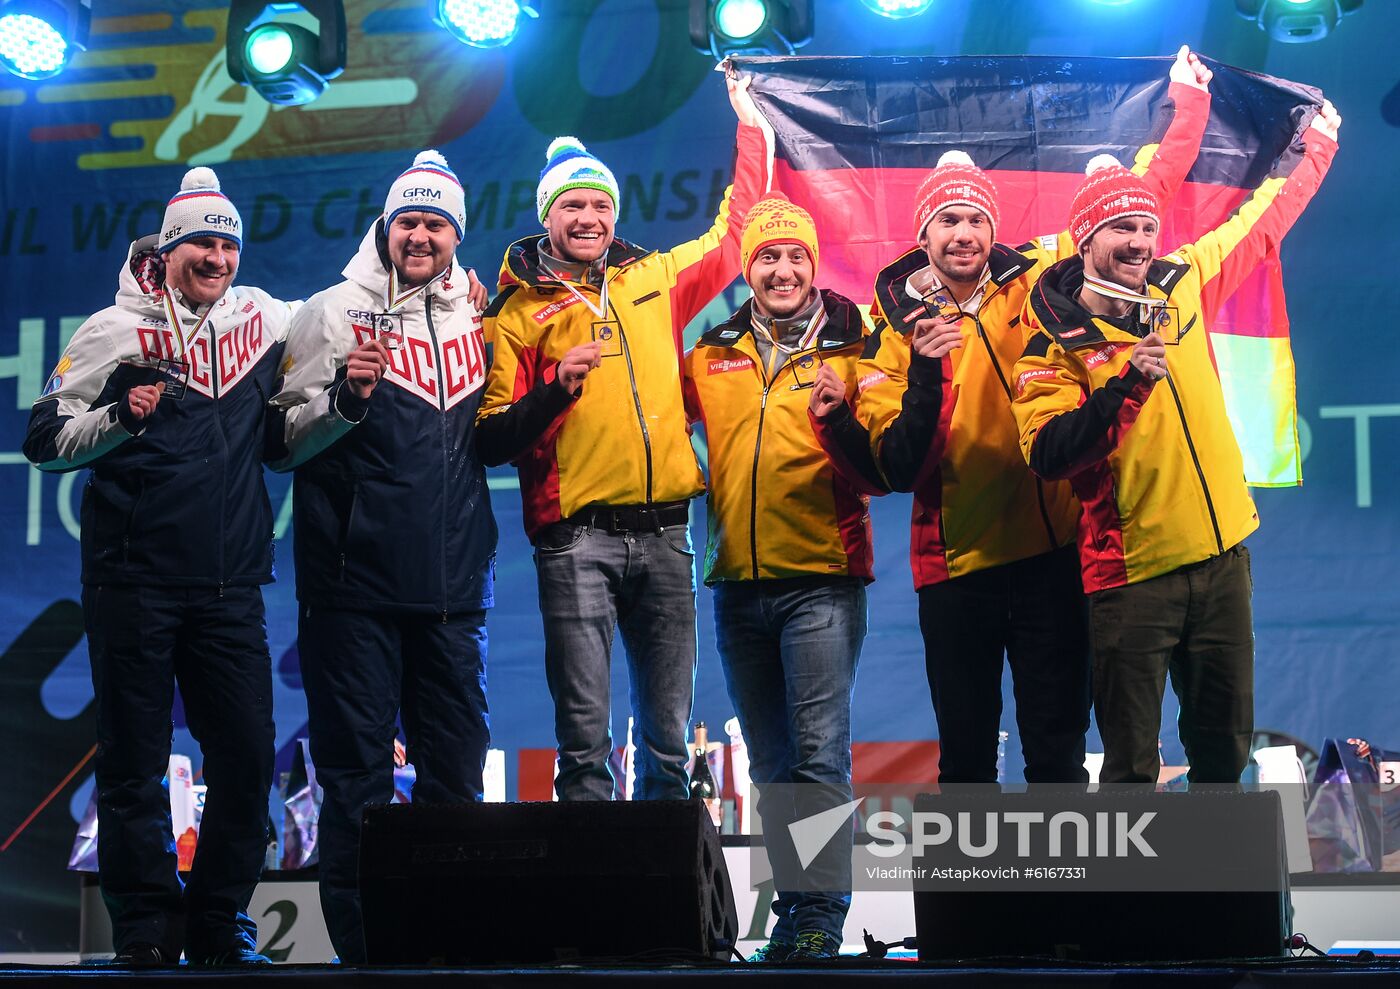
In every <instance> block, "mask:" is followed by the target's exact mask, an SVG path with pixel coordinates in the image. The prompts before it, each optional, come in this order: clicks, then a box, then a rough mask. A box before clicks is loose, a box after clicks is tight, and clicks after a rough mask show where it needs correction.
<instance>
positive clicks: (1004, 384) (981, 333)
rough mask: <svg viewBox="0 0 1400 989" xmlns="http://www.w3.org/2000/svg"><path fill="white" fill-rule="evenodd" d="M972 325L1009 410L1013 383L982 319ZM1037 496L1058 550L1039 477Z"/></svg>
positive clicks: (1042, 515) (1041, 519)
mask: <svg viewBox="0 0 1400 989" xmlns="http://www.w3.org/2000/svg"><path fill="white" fill-rule="evenodd" d="M972 325H973V326H975V327H977V336H978V338H979V339H981V341H982V346H983V347H985V348H986V350H987V359H988V360H989V361H991V362H992V370H994V371H996V373H997V380H998V381H999V382H1001V390H1002V391H1003V392H1005V393H1006V401H1007V403H1008V407H1007V411H1008V412H1009V411H1010V405H1009V403H1011V402H1013V401H1015V399H1014V398H1013V397H1012V395H1011V384H1010V383H1009V382H1008V381H1007V380H1006V375H1004V374H1003V373H1002V371H1001V365H1000V364H999V363H997V355H996V351H994V350H992V341H991V340H990V339H988V338H987V331H986V330H984V329H983V328H982V320H981V319H979V318H978V317H976V316H973V317H972ZM1035 497H1036V501H1037V502H1038V503H1039V504H1040V521H1041V522H1042V523H1043V524H1044V525H1045V534H1046V535H1047V536H1049V537H1050V548H1051V549H1052V550H1056V549H1059V548H1060V541H1059V539H1058V538H1056V536H1055V526H1054V525H1053V524H1052V523H1051V521H1050V512H1049V510H1048V509H1047V508H1046V507H1045V482H1044V481H1042V480H1041V479H1040V478H1039V477H1037V478H1036V479H1035Z"/></svg>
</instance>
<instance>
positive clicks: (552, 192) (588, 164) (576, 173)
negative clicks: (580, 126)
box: [535, 137, 622, 223]
mask: <svg viewBox="0 0 1400 989" xmlns="http://www.w3.org/2000/svg"><path fill="white" fill-rule="evenodd" d="M544 157H545V166H544V171H542V172H540V184H539V185H538V186H536V187H535V205H536V206H538V207H539V214H540V222H541V223H543V222H544V218H545V215H546V214H547V213H548V212H549V208H550V207H551V206H553V205H554V200H556V199H558V198H559V197H560V196H561V195H563V194H564V193H565V192H568V191H569V190H570V189H597V190H598V191H600V192H606V193H607V194H608V195H609V196H612V201H613V209H614V210H616V209H619V208H620V207H621V205H622V196H621V194H620V193H619V191H618V188H617V179H615V178H613V173H612V171H611V170H610V169H609V168H608V166H607V165H604V164H603V163H602V162H601V161H599V160H598V159H597V158H595V157H594V156H593V155H591V154H589V153H588V149H587V148H585V147H584V146H583V142H582V141H580V140H579V139H578V138H576V137H556V138H555V139H554V140H552V141H550V142H549V148H548V149H547V150H546V151H545V153H544Z"/></svg>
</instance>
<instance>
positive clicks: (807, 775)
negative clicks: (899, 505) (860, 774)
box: [714, 577, 865, 944]
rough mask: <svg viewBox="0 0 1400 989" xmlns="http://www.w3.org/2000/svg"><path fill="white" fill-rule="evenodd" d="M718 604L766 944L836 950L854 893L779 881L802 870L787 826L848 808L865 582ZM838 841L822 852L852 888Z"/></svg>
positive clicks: (787, 586)
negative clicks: (768, 879) (790, 886)
mask: <svg viewBox="0 0 1400 989" xmlns="http://www.w3.org/2000/svg"><path fill="white" fill-rule="evenodd" d="M714 606H715V638H716V643H717V645H718V647H719V655H720V661H721V662H722V663H723V665H724V678H725V682H726V683H727V685H728V687H729V697H730V700H732V701H733V702H734V709H735V711H736V712H738V715H739V723H740V725H741V726H742V727H743V730H744V739H745V741H746V742H747V744H748V748H749V773H750V776H751V778H752V780H753V783H754V785H755V786H756V787H758V791H759V797H758V813H759V816H760V817H761V818H762V819H763V821H764V827H763V833H764V843H765V845H766V847H767V849H768V855H769V858H770V860H771V861H772V864H773V874H774V876H775V881H776V882H777V883H778V884H779V888H778V890H777V891H776V896H775V897H774V900H773V912H774V913H775V914H777V916H778V920H777V922H776V923H775V924H774V925H773V935H772V937H773V940H775V941H782V942H786V943H789V944H791V943H793V942H795V941H796V940H797V935H798V934H799V933H801V932H803V931H811V930H817V931H821V932H823V933H824V934H828V935H830V936H832V937H834V938H835V939H836V940H837V942H838V943H839V942H840V940H841V930H842V928H843V927H844V926H845V921H846V912H847V911H848V910H849V909H850V906H851V894H850V890H849V886H847V887H846V888H844V889H836V890H832V891H829V892H812V891H800V892H794V891H785V890H783V889H782V888H781V878H780V877H781V876H783V875H797V874H799V873H798V872H797V871H792V872H789V871H788V870H789V869H792V870H801V868H802V867H801V865H800V863H799V862H798V860H797V856H796V852H795V850H794V849H793V847H792V842H791V839H790V838H789V835H788V830H787V827H786V823H787V822H789V821H793V820H797V819H800V818H802V817H806V816H808V815H809V814H811V813H816V812H818V811H820V810H824V809H826V808H828V807H834V806H836V805H838V804H842V803H846V802H849V801H850V800H851V799H852V794H851V691H852V690H853V688H854V686H855V678H856V663H857V662H858V660H859V659H860V647H861V643H862V642H863V641H864V639H865V585H864V584H863V583H861V581H860V580H859V579H858V578H854V577H810V578H809V577H800V578H794V579H788V580H756V581H721V582H720V583H718V584H716V585H715V595H714ZM773 784H779V785H778V786H776V787H775V786H773ZM784 784H793V785H791V786H788V785H784ZM779 804H781V806H779ZM839 844H840V843H839V842H833V843H832V845H831V846H829V849H830V850H831V851H832V852H834V853H835V854H836V856H837V859H838V861H837V862H836V866H837V867H838V868H841V867H842V866H844V875H845V877H846V879H847V881H848V882H849V870H850V857H849V848H845V849H838V848H837V846H838V845H839ZM820 858H821V857H820V856H819V859H820Z"/></svg>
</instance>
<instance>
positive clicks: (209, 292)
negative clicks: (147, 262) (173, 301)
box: [165, 234, 238, 306]
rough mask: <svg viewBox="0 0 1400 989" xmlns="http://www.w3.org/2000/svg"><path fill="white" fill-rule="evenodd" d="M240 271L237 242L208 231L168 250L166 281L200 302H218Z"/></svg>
mask: <svg viewBox="0 0 1400 989" xmlns="http://www.w3.org/2000/svg"><path fill="white" fill-rule="evenodd" d="M237 271H238V242H237V241H232V240H229V239H228V238H227V237H217V236H215V235H213V234H209V235H208V236H205V237H192V238H190V239H189V240H187V241H185V242H184V243H182V244H176V245H175V247H173V248H172V249H171V250H169V251H167V252H166V254H165V283H166V284H167V285H169V286H170V287H171V288H174V289H178V290H179V292H180V294H181V295H183V296H184V297H185V298H186V299H189V300H190V301H191V302H194V303H196V304H197V305H201V306H207V305H209V304H210V303H213V302H218V301H219V300H220V299H221V298H223V295H224V293H225V292H227V291H228V287H229V286H230V285H231V284H233V276H234V274H235V273H236V272H237Z"/></svg>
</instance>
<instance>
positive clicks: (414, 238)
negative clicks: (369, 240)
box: [388, 211, 458, 285]
mask: <svg viewBox="0 0 1400 989" xmlns="http://www.w3.org/2000/svg"><path fill="white" fill-rule="evenodd" d="M388 237H389V261H390V262H391V263H392V264H393V265H394V270H395V271H396V272H398V276H399V281H400V282H402V283H403V284H404V285H424V284H426V283H427V282H430V281H432V280H433V279H434V278H435V277H437V275H438V274H440V273H441V272H443V271H446V270H447V268H448V267H449V266H450V265H451V264H452V252H453V251H455V250H456V249H457V243H458V241H457V230H456V228H455V227H453V226H452V224H451V223H449V222H448V221H447V218H446V217H445V216H442V215H441V214H439V213H427V212H421V211H420V212H405V213H400V214H398V215H397V216H395V217H394V222H393V223H391V224H389V230H388Z"/></svg>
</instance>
